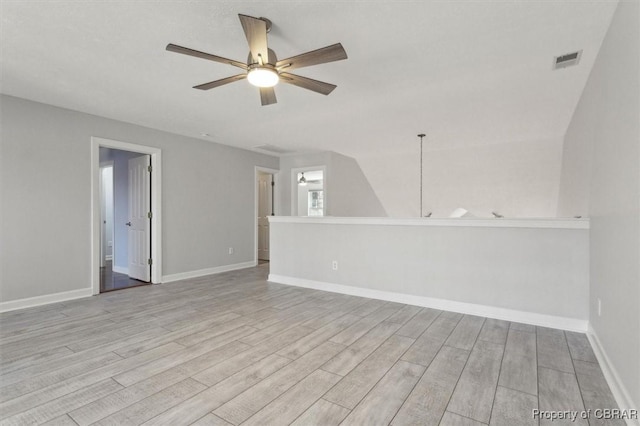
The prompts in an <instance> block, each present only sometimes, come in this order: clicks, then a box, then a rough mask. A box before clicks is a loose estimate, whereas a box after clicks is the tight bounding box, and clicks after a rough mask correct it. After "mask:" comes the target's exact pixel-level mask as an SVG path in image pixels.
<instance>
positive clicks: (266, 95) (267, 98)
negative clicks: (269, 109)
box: [260, 87, 278, 106]
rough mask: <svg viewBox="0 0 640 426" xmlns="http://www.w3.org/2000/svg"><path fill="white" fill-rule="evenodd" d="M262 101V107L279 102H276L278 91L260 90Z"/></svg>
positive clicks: (271, 89) (271, 88)
mask: <svg viewBox="0 0 640 426" xmlns="http://www.w3.org/2000/svg"><path fill="white" fill-rule="evenodd" d="M260 101H261V102H262V106H265V105H271V104H275V103H276V102H278V101H277V100H276V91H275V90H273V87H261V88H260Z"/></svg>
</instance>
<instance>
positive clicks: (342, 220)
mask: <svg viewBox="0 0 640 426" xmlns="http://www.w3.org/2000/svg"><path fill="white" fill-rule="evenodd" d="M269 221H270V222H272V223H313V224H319V225H389V226H462V227H487V228H553V229H589V219H587V218H584V219H557V218H539V219H536V218H531V219H502V218H501V219H481V218H458V219H448V218H443V219H440V218H415V219H411V218H407V219H394V218H388V217H331V216H328V217H304V216H272V217H270V218H269Z"/></svg>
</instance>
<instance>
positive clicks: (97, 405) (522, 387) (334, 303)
mask: <svg viewBox="0 0 640 426" xmlns="http://www.w3.org/2000/svg"><path fill="white" fill-rule="evenodd" d="M267 273H268V264H264V265H260V266H258V267H256V268H250V269H245V270H241V271H233V272H228V273H223V274H218V275H211V276H207V277H201V278H197V279H191V280H185V281H181V282H175V283H170V284H162V285H154V286H145V287H136V288H131V289H127V290H123V291H117V292H111V293H106V294H101V295H99V296H95V297H91V298H86V299H80V300H76V301H70V302H64V303H58V304H53V305H47V306H43V307H37V308H31V309H25V310H20V311H14V312H9V313H5V314H0V326H1V332H0V345H1V350H0V424H1V425H32V424H48V425H83V426H84V425H93V424H98V425H140V424H144V425H191V424H193V425H227V426H228V425H241V424H242V425H289V424H293V425H297V426H301V425H339V424H342V425H388V424H393V425H438V424H441V425H510V426H516V425H544V424H548V423H549V424H550V422H547V421H546V420H544V419H537V418H534V417H533V410H534V409H541V410H575V411H582V410H585V409H591V410H592V411H593V410H595V409H596V408H615V401H614V399H613V396H612V395H611V391H610V390H609V387H608V386H607V383H606V381H605V379H604V376H603V374H602V371H601V370H600V367H599V366H598V363H597V360H596V358H595V356H594V354H593V351H592V350H591V347H590V345H589V342H588V340H587V338H586V336H585V335H584V334H580V333H570V332H564V331H561V330H554V329H548V328H541V327H534V326H531V325H526V324H516V323H509V322H507V321H500V320H494V319H487V318H482V317H477V316H471V315H462V314H458V313H453V312H443V311H439V310H435V309H429V308H420V307H416V306H408V305H402V304H398V303H391V302H384V301H380V300H372V299H365V298H359V297H354V296H347V295H341V294H336V293H328V292H322V291H317V290H309V289H303V288H297V287H288V286H285V285H279V284H274V283H269V282H267V281H266V277H267ZM578 421H579V422H578V423H576V424H585V425H586V424H591V425H594V424H612V425H623V424H624V423H623V422H622V421H615V420H608V421H606V422H605V421H603V420H600V419H591V423H587V422H586V421H584V420H581V419H578ZM580 422H581V423H580ZM553 423H554V424H564V423H562V422H561V421H558V420H556V421H554V422H553ZM566 424H569V423H566Z"/></svg>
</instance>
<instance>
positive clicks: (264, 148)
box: [254, 144, 295, 154]
mask: <svg viewBox="0 0 640 426" xmlns="http://www.w3.org/2000/svg"><path fill="white" fill-rule="evenodd" d="M254 149H259V150H261V151H267V152H273V153H275V154H293V153H294V152H295V151H291V150H288V149H284V148H280V147H279V146H275V145H269V144H267V145H260V146H256V147H254Z"/></svg>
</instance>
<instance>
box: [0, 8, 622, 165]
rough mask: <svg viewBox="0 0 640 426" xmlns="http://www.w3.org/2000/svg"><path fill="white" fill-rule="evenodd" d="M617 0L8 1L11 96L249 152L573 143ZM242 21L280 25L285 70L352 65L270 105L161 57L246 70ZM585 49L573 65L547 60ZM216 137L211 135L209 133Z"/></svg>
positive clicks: (309, 72) (220, 70) (310, 73)
mask: <svg viewBox="0 0 640 426" xmlns="http://www.w3.org/2000/svg"><path fill="white" fill-rule="evenodd" d="M616 4H617V2H615V1H585V2H577V1H564V0H563V1H529V0H526V1H525V0H517V1H516V0H514V1H465V2H459V1H456V2H446V1H412V2H405V1H401V2H396V1H376V2H361V1H339V2H338V1H334V2H323V1H302V0H300V1H283V2H243V1H226V0H225V1H215V2H214V1H210V2H193V1H137V0H133V1H128V2H105V1H82V2H79V1H55V2H53V1H26V0H25V1H5V0H3V1H2V3H1V5H2V6H1V7H2V9H1V11H0V12H1V19H2V30H1V40H2V41H1V71H2V86H1V91H2V93H5V94H9V95H13V96H17V97H21V98H26V99H30V100H35V101H39V102H44V103H47V104H52V105H56V106H60V107H64V108H69V109H73V110H79V111H83V112H88V113H91V114H96V115H100V116H104V117H108V118H113V119H117V120H122V121H126V122H131V123H136V124H140V125H144V126H148V127H152V128H156V129H161V130H165V131H169V132H173V133H178V134H182V135H188V136H192V137H197V138H203V139H207V140H211V141H215V142H219V143H223V144H228V145H233V146H238V147H242V148H248V149H252V148H253V147H255V146H258V145H264V144H270V145H274V146H277V147H280V148H282V149H286V150H294V151H299V152H300V151H305V150H309V149H315V150H333V151H336V152H340V153H343V154H347V155H352V156H355V157H357V156H358V155H359V153H364V152H371V151H372V150H376V151H377V152H380V153H381V154H382V153H384V152H397V151H403V150H415V135H416V134H417V133H420V132H426V133H427V134H428V137H427V138H428V139H429V142H430V144H429V146H428V147H427V149H432V150H437V149H442V148H451V147H466V146H477V145H487V144H495V143H504V142H512V141H517V140H540V139H548V138H554V137H558V136H561V135H563V134H564V132H565V130H566V127H567V125H568V123H569V120H570V118H571V115H572V113H573V110H574V108H575V105H576V103H577V101H578V99H579V97H580V94H581V91H582V89H583V87H584V84H585V81H586V79H587V77H588V74H589V71H590V69H591V67H592V64H593V61H594V59H595V57H596V55H597V53H598V49H599V47H600V44H601V42H602V40H603V37H604V35H605V32H606V30H607V27H608V25H609V22H610V19H611V16H612V13H613V11H614V9H615V7H616ZM238 13H242V14H247V15H251V16H256V17H260V16H264V17H267V18H269V19H270V20H271V21H272V22H273V28H272V30H271V32H270V33H269V36H268V38H269V47H271V48H272V49H274V50H275V51H276V53H277V54H278V57H279V58H285V57H289V56H293V55H296V54H298V53H301V52H306V51H309V50H313V49H316V48H319V47H323V46H326V45H329V44H333V43H336V42H341V43H342V44H343V45H344V47H345V49H346V51H347V54H348V56H349V59H348V60H346V61H340V62H334V63H329V64H323V65H319V66H315V67H310V68H305V69H301V70H299V74H300V75H304V76H306V77H310V78H314V79H318V80H322V81H329V82H332V83H335V84H337V85H338V88H337V89H336V90H334V92H333V93H331V95H329V96H323V95H319V94H317V93H313V92H310V91H306V90H300V89H298V88H296V87H292V86H290V85H284V84H280V85H278V86H277V87H276V92H277V96H278V103H277V104H275V105H270V106H266V107H262V106H260V101H259V96H258V93H257V89H256V88H255V87H252V86H250V85H249V84H248V83H247V82H246V81H241V82H236V83H234V84H230V85H226V86H223V87H220V88H217V89H215V90H211V91H199V90H194V89H192V88H191V86H193V85H195V84H198V83H204V82H207V81H211V80H215V79H217V78H223V77H226V76H229V75H231V74H233V73H234V72H235V71H236V70H234V69H233V67H230V66H228V65H224V64H220V63H215V62H210V61H204V60H201V59H197V58H192V57H188V56H183V55H176V54H174V53H170V52H167V51H165V46H166V45H167V43H170V42H171V43H176V44H180V45H184V46H188V47H191V48H194V49H198V50H202V51H205V52H210V53H214V54H216V55H220V56H224V57H227V58H231V59H236V60H239V61H244V60H245V58H246V57H247V53H248V46H247V42H246V39H245V37H244V34H243V31H242V27H241V25H240V22H239V20H238ZM579 49H582V50H583V55H582V59H581V62H580V64H579V65H578V66H576V67H573V68H567V69H564V70H559V71H552V61H553V57H554V56H556V55H561V54H565V53H568V52H573V51H576V50H579ZM203 134H207V135H208V136H202V135H203Z"/></svg>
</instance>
